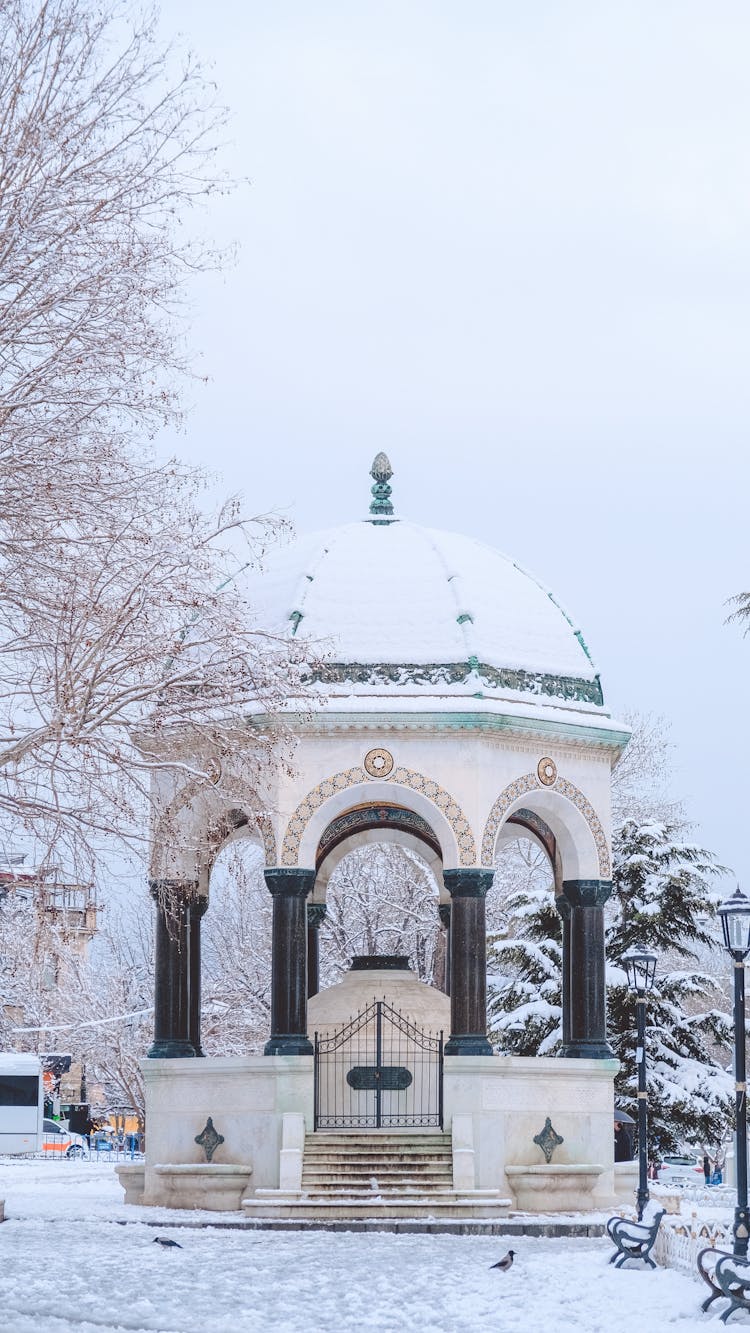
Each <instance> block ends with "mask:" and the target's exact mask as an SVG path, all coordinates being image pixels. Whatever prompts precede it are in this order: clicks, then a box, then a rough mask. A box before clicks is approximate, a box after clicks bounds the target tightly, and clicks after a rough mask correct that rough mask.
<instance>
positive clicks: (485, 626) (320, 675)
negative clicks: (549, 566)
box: [248, 455, 602, 712]
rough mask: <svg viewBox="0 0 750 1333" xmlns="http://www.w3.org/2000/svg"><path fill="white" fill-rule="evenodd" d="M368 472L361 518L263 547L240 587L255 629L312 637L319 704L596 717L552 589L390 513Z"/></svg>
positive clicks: (486, 551) (598, 699)
mask: <svg viewBox="0 0 750 1333" xmlns="http://www.w3.org/2000/svg"><path fill="white" fill-rule="evenodd" d="M381 460H384V461H381ZM378 465H379V469H378ZM372 475H373V476H374V477H375V479H376V485H375V486H373V494H374V495H375V500H374V502H373V504H372V506H371V513H370V516H369V517H368V518H367V519H365V520H363V521H361V522H355V523H347V524H345V525H344V526H342V527H338V528H332V529H329V530H328V531H325V532H317V533H313V534H310V535H307V536H302V537H300V538H299V539H298V540H296V541H295V542H293V543H291V544H290V545H289V546H286V547H284V548H282V549H279V550H277V551H275V552H274V553H273V554H272V555H271V556H270V557H269V559H268V561H267V564H266V566H265V569H264V572H263V573H262V574H260V575H258V576H255V577H254V578H253V580H252V583H251V586H250V588H249V589H248V592H249V596H250V600H251V604H252V605H253V608H254V609H255V611H256V612H257V614H258V619H259V621H260V623H261V624H263V625H264V626H266V627H267V628H269V629H272V630H274V631H277V632H278V631H282V632H285V633H288V634H291V635H293V636H294V637H295V638H296V639H298V640H303V639H304V640H308V641H311V642H312V644H313V645H314V648H315V650H316V653H317V654H318V655H319V658H320V661H319V663H318V664H317V665H316V666H315V668H314V669H313V677H314V680H315V682H316V685H317V687H318V689H319V690H320V692H321V693H322V694H324V695H325V696H327V698H328V699H329V700H330V701H331V704H332V703H333V700H334V699H341V698H343V697H346V698H347V699H350V700H352V701H353V700H355V699H359V700H361V701H364V700H366V699H369V700H370V702H371V704H372V703H373V702H374V700H375V699H378V700H380V701H382V703H385V702H386V701H387V700H388V701H391V704H395V703H396V702H397V704H398V707H399V708H405V709H407V710H408V709H410V708H417V709H426V708H430V707H431V706H434V707H442V706H444V705H447V706H448V707H452V708H453V709H455V708H456V707H462V708H464V709H465V708H466V707H467V703H468V700H472V706H473V707H474V708H477V709H478V711H485V710H486V708H487V704H488V703H489V705H490V707H491V711H497V709H496V706H495V707H493V704H494V705H497V703H498V702H499V701H501V700H502V701H507V702H508V703H513V702H516V703H525V705H526V708H525V709H524V711H526V710H527V708H528V705H529V704H531V703H532V700H533V701H535V703H536V705H537V706H540V705H542V706H546V707H550V706H551V707H556V708H559V707H561V706H562V707H564V708H566V709H570V708H573V709H575V710H576V711H578V710H583V711H586V712H601V711H602V694H601V686H600V683H599V677H598V674H597V672H596V669H595V667H594V664H593V662H592V659H591V657H590V655H589V652H588V649H587V647H586V645H585V643H584V640H583V637H582V635H581V633H580V631H579V630H578V629H577V628H576V626H575V624H574V623H573V622H572V621H571V620H570V618H569V617H568V616H567V615H566V613H565V612H564V611H563V610H562V608H561V606H560V605H559V603H558V602H557V601H556V600H555V598H554V597H553V595H552V593H551V592H550V591H549V590H548V589H547V588H545V587H544V586H543V585H542V584H541V583H539V582H538V581H537V580H536V579H535V578H534V577H533V576H532V575H530V574H529V573H527V572H526V571H525V570H523V569H522V568H521V567H520V566H519V565H517V564H515V562H514V561H513V560H511V559H509V557H508V556H506V555H503V554H502V553H501V552H500V551H496V550H494V549H493V548H492V547H490V546H486V545H485V544H484V543H483V542H479V541H476V540H474V539H473V538H471V537H464V536H460V535H459V534H457V533H453V532H443V531H438V530H436V529H434V528H426V527H421V526H419V525H418V524H416V523H410V522H407V521H405V520H403V519H399V518H396V517H395V516H394V515H393V513H392V510H391V507H390V501H389V494H390V487H389V486H387V484H386V483H387V478H388V477H389V476H390V475H391V474H390V465H389V464H388V461H387V459H385V456H384V455H379V456H378V459H376V462H375V464H374V465H373V473H372ZM384 492H385V493H386V494H383V493H384ZM383 506H384V507H383ZM480 700H484V701H486V702H485V704H484V706H482V704H481V703H479V701H480ZM439 701H441V702H439ZM448 701H452V703H449V702H448ZM462 701H463V702H462ZM379 706H380V705H379ZM359 707H360V708H361V707H362V704H361V703H360V705H359ZM545 711H546V709H545Z"/></svg>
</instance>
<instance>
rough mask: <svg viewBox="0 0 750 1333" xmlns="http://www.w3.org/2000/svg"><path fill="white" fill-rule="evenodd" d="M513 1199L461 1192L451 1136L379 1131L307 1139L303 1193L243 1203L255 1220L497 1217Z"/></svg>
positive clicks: (267, 1194)
mask: <svg viewBox="0 0 750 1333" xmlns="http://www.w3.org/2000/svg"><path fill="white" fill-rule="evenodd" d="M510 1202H511V1201H510V1199H502V1198H501V1197H500V1193H499V1191H498V1190H468V1191H464V1192H461V1193H458V1192H456V1190H455V1189H454V1187H453V1150H452V1144H451V1136H450V1134H420V1133H413V1134H385V1133H382V1132H376V1133H370V1134H362V1133H341V1134H336V1133H318V1134H308V1135H306V1137H305V1148H304V1157H303V1164H302V1184H301V1190H300V1191H299V1192H291V1191H281V1190H257V1191H256V1193H255V1194H254V1195H252V1196H249V1197H247V1198H245V1199H244V1200H243V1205H242V1206H243V1210H244V1212H245V1213H246V1215H247V1216H249V1217H285V1218H290V1217H295V1218H300V1219H314V1218H317V1219H323V1218H332V1219H354V1218H365V1219H373V1218H396V1217H409V1218H425V1217H434V1218H441V1217H443V1218H451V1217H459V1218H461V1217H463V1218H471V1217H474V1218H493V1217H505V1216H507V1213H508V1209H509V1208H510Z"/></svg>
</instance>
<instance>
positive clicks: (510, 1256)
mask: <svg viewBox="0 0 750 1333" xmlns="http://www.w3.org/2000/svg"><path fill="white" fill-rule="evenodd" d="M515 1254H516V1252H515V1250H508V1253H507V1254H506V1255H505V1258H504V1259H499V1260H498V1262H497V1263H496V1264H490V1267H491V1268H500V1269H502V1271H503V1273H507V1271H508V1269H509V1268H510V1267H511V1265H512V1263H513V1260H514V1258H515Z"/></svg>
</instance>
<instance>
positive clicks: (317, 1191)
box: [302, 1181, 456, 1200]
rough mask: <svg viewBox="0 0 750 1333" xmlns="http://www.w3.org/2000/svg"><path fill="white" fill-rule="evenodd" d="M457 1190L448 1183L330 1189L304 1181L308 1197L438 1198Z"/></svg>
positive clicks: (346, 1186)
mask: <svg viewBox="0 0 750 1333" xmlns="http://www.w3.org/2000/svg"><path fill="white" fill-rule="evenodd" d="M455 1192H456V1191H455V1190H454V1189H453V1188H452V1187H450V1186H448V1185H442V1186H441V1185H437V1186H435V1188H434V1189H429V1190H425V1189H423V1188H421V1187H420V1186H418V1185H389V1186H388V1189H384V1190H369V1189H360V1188H358V1187H357V1186H356V1185H347V1184H341V1183H340V1182H339V1183H338V1184H336V1185H332V1186H331V1187H330V1189H326V1188H321V1187H320V1186H315V1187H314V1188H312V1189H308V1188H306V1186H305V1183H304V1181H303V1182H302V1193H303V1194H304V1195H305V1196H306V1197H307V1198H308V1199H332V1198H341V1199H395V1198H402V1197H403V1196H408V1197H409V1198H413V1199H420V1200H421V1199H428V1198H429V1199H433V1198H435V1199H437V1198H448V1197H450V1196H452V1195H453V1194H455Z"/></svg>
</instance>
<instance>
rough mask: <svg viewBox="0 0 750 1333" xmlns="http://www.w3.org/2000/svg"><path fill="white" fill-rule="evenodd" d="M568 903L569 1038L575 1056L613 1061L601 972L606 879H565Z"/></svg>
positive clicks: (609, 887)
mask: <svg viewBox="0 0 750 1333" xmlns="http://www.w3.org/2000/svg"><path fill="white" fill-rule="evenodd" d="M562 887H563V894H564V896H565V897H566V898H567V900H568V902H569V903H570V1039H569V1043H568V1048H567V1050H566V1055H568V1056H571V1057H573V1058H574V1059H589V1060H612V1059H614V1053H613V1051H612V1049H611V1047H610V1046H609V1044H608V1042H607V989H606V981H605V973H604V904H605V903H606V901H607V899H608V898H609V895H610V893H611V892H612V881H611V880H608V879H566V880H565V881H564V883H563V886H562Z"/></svg>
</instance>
